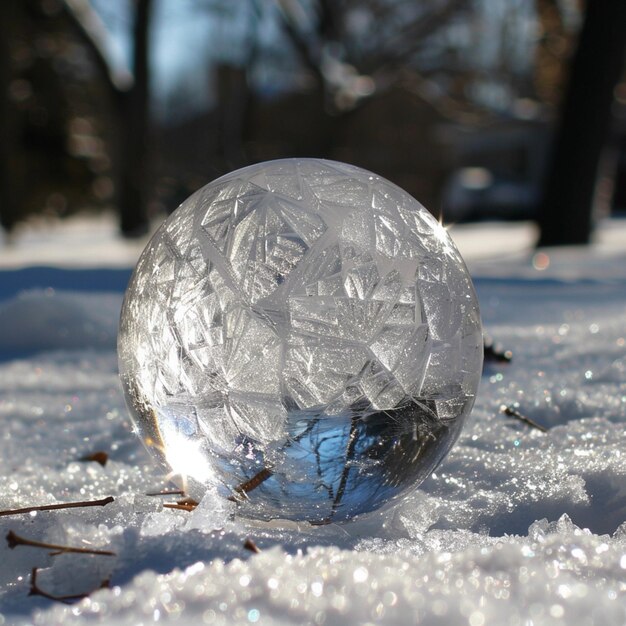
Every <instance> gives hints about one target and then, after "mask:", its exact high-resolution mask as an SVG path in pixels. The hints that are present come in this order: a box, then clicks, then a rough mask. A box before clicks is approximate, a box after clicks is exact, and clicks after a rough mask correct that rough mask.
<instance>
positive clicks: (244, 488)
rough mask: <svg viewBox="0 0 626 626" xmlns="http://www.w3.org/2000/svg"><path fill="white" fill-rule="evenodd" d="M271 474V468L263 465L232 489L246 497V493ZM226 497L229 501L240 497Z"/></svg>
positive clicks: (236, 500) (234, 500)
mask: <svg viewBox="0 0 626 626" xmlns="http://www.w3.org/2000/svg"><path fill="white" fill-rule="evenodd" d="M271 475H272V470H271V469H269V467H264V468H263V469H262V470H261V471H260V472H258V473H257V474H255V475H254V476H253V477H252V478H251V479H250V480H246V481H245V482H243V483H241V484H239V485H237V486H236V487H235V489H234V491H235V492H236V493H237V494H239V495H240V496H242V497H243V498H247V496H248V494H249V493H250V492H251V491H253V490H254V489H256V488H257V487H258V486H259V485H260V484H262V483H264V482H265V481H266V480H267V479H268V478H269V477H270V476H271ZM228 499H229V500H230V501H231V502H238V501H239V500H240V498H237V497H236V496H235V495H232V496H229V497H228Z"/></svg>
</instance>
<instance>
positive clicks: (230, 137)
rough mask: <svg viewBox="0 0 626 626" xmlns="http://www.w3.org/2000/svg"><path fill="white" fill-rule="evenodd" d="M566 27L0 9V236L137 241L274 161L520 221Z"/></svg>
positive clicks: (237, 10) (531, 190) (545, 131)
mask: <svg viewBox="0 0 626 626" xmlns="http://www.w3.org/2000/svg"><path fill="white" fill-rule="evenodd" d="M583 15H584V13H583V10H582V7H581V6H580V4H579V2H578V0H510V1H509V2H506V3H503V2H498V1H497V0H433V1H432V2H428V3H417V2H413V1H412V0H237V1H236V2H235V1H233V0H3V2H2V3H0V23H1V26H0V27H1V28H2V30H3V32H2V43H1V44H0V45H1V46H3V48H2V49H0V57H1V60H0V81H2V86H3V89H4V90H5V93H7V94H8V96H9V97H8V99H4V101H3V104H2V107H3V109H2V111H0V113H1V119H2V121H1V122H0V124H1V126H0V131H2V136H3V137H6V138H7V139H6V141H4V142H3V148H2V154H1V155H0V156H1V162H0V186H1V190H0V194H1V196H0V202H1V205H0V216H1V219H2V224H3V226H4V227H5V228H6V229H11V228H12V227H13V225H15V224H16V223H17V222H19V221H20V220H23V219H25V218H26V217H27V216H28V215H29V214H33V213H42V212H43V213H53V214H58V215H64V214H67V213H71V212H74V211H77V210H81V209H85V208H93V209H96V210H99V209H102V208H104V207H115V209H116V210H117V211H118V212H119V215H120V227H121V230H122V232H123V233H124V234H126V235H128V236H134V235H140V234H142V233H144V232H145V231H146V229H147V227H148V222H149V220H150V219H151V218H152V217H154V216H155V215H158V214H162V213H164V212H166V211H171V210H173V209H174V208H175V207H176V205H177V204H178V203H179V202H180V201H181V200H183V199H184V198H185V197H186V196H187V195H188V194H189V193H191V192H192V191H194V190H195V189H197V188H198V187H199V186H201V185H203V184H205V183H206V182H208V181H209V180H211V179H212V178H214V177H216V176H218V175H220V174H222V173H224V172H226V171H228V170H230V169H233V168H235V167H239V166H242V165H245V164H246V163H251V162H256V161H259V160H264V159H270V158H280V157H287V156H320V157H326V158H334V159H338V160H343V161H347V162H351V163H354V164H357V165H361V166H363V167H366V168H368V169H371V170H374V171H377V172H379V173H381V174H382V175H384V176H386V177H388V178H390V179H391V180H393V181H395V182H396V183H398V184H399V185H401V186H402V187H404V188H405V189H407V190H408V191H409V192H410V193H412V194H413V195H415V197H417V198H418V199H419V200H420V201H421V202H423V203H424V204H425V205H426V206H428V207H429V208H430V209H431V211H432V212H433V213H435V214H439V213H440V212H442V211H443V214H444V218H445V219H446V221H457V220H464V219H475V218H490V217H492V218H493V217H495V218H498V219H500V218H505V219H509V218H524V219H529V218H536V217H537V207H538V206H539V205H541V198H542V193H543V191H542V190H543V189H544V188H545V186H542V185H543V180H544V173H545V172H546V171H547V170H546V164H547V161H548V159H547V154H548V150H547V148H548V146H549V145H550V138H551V128H552V126H553V123H554V120H556V119H557V112H558V111H559V106H560V104H561V102H562V100H563V98H562V94H563V93H564V85H565V84H566V79H567V75H568V73H567V68H568V65H569V62H570V59H571V58H572V54H573V51H574V50H576V43H577V40H578V39H577V37H578V32H579V30H580V25H581V23H582V17H583ZM583 33H584V30H583ZM581 41H582V39H581ZM614 49H615V48H614ZM616 55H617V56H619V54H618V53H615V54H614V56H616ZM622 56H623V53H622ZM591 57H592V63H591V64H592V65H593V58H594V57H593V53H592V55H591ZM597 59H598V62H600V58H599V57H598V58H597ZM621 60H622V59H621V58H620V59H619V60H618V61H616V62H615V63H614V65H616V66H618V65H619V61H621ZM598 73H601V72H598ZM613 74H614V75H615V71H614V72H613ZM617 75H619V70H618V72H617ZM616 80H617V79H615V80H614V82H615V81H616ZM620 85H622V86H621V87H620ZM620 85H618V86H617V88H616V89H615V90H614V91H615V93H617V94H618V98H617V100H618V102H619V101H620V97H619V94H620V93H621V91H623V90H624V88H623V83H620ZM620 89H621V91H620ZM610 100H611V98H609V102H610ZM621 101H624V98H623V97H622V100H621ZM618 112H619V109H618ZM618 117H619V116H618ZM611 129H612V130H611ZM611 129H609V128H608V127H607V133H609V132H612V133H613V134H612V137H613V142H614V143H615V145H617V138H618V137H619V136H620V135H619V133H618V132H617V131H618V130H619V128H618V126H617V125H614V126H613V127H611ZM607 133H605V134H607ZM604 139H605V138H603V139H602V141H601V144H602V145H605V144H606V142H605V141H604ZM609 145H611V142H610V141H609ZM622 151H623V148H622ZM557 152H558V151H557ZM557 152H555V153H554V154H555V155H556V154H557ZM614 153H615V154H619V150H614ZM555 158H558V157H555ZM598 158H600V157H598ZM607 162H608V161H607ZM549 171H550V172H553V169H550V170H549ZM597 171H598V170H597V167H596V170H594V172H593V173H592V176H594V180H595V178H596V174H597ZM550 176H553V174H551V175H550ZM621 193H622V194H623V192H621ZM544 195H545V194H544ZM546 197H548V196H547V195H546ZM615 197H616V198H619V197H621V196H620V191H619V187H618V190H617V192H616V194H615ZM592 204H593V199H592V200H590V201H589V202H588V203H587V205H588V208H589V207H590V206H591V205H592ZM544 205H545V203H544ZM588 213H589V211H588ZM543 214H544V213H543V212H542V213H541V214H540V215H543ZM555 215H556V214H555ZM557 219H558V220H562V219H568V218H564V217H562V216H561V217H559V218H557ZM542 223H543V222H542ZM544 228H545V227H544Z"/></svg>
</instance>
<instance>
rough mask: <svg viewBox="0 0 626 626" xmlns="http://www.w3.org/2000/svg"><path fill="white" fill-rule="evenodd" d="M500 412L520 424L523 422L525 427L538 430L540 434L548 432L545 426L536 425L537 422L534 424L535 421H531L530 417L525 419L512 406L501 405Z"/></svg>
mask: <svg viewBox="0 0 626 626" xmlns="http://www.w3.org/2000/svg"><path fill="white" fill-rule="evenodd" d="M500 411H501V412H502V413H504V414H505V415H506V416H507V417H514V418H515V419H517V420H519V421H520V422H524V424H526V425H527V426H530V427H531V428H536V429H537V430H540V431H541V432H542V433H547V432H548V429H547V428H546V427H545V426H542V425H541V424H538V423H537V422H535V420H533V419H531V418H530V417H526V416H525V415H522V414H521V413H520V412H519V411H518V410H517V409H515V408H513V407H512V406H506V405H504V404H503V405H502V406H501V407H500Z"/></svg>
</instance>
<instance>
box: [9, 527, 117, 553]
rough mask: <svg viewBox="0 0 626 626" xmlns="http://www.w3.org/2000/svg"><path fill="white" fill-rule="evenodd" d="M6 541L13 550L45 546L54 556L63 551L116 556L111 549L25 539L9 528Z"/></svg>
mask: <svg viewBox="0 0 626 626" xmlns="http://www.w3.org/2000/svg"><path fill="white" fill-rule="evenodd" d="M6 539H7V543H8V544H9V548H11V550H13V549H14V548H17V546H30V547H31V548H45V549H46V550H54V552H51V553H50V556H56V555H57V554H63V553H68V552H71V553H74V554H98V555H102V556H117V555H116V554H115V552H112V551H111V550H95V549H92V548H75V547H72V546H60V545H57V544H55V543H44V542H43V541H35V540H34V539H27V538H26V537H20V536H19V535H18V534H16V533H14V532H13V531H12V530H10V531H9V532H8V533H7V537H6Z"/></svg>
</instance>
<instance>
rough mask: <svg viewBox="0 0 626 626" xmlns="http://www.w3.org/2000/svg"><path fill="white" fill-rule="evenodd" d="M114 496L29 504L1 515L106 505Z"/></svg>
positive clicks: (2, 512)
mask: <svg viewBox="0 0 626 626" xmlns="http://www.w3.org/2000/svg"><path fill="white" fill-rule="evenodd" d="M114 501H115V498H113V496H107V497H106V498H102V500H86V501H83V502H63V503H61V504H42V505H41V506H27V507H25V508H23V509H9V510H6V511H0V517H5V516H8V515H21V514H22V513H32V512H33V511H56V510H59V509H76V508H82V507H87V506H105V505H106V504H110V503H111V502H114Z"/></svg>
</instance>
